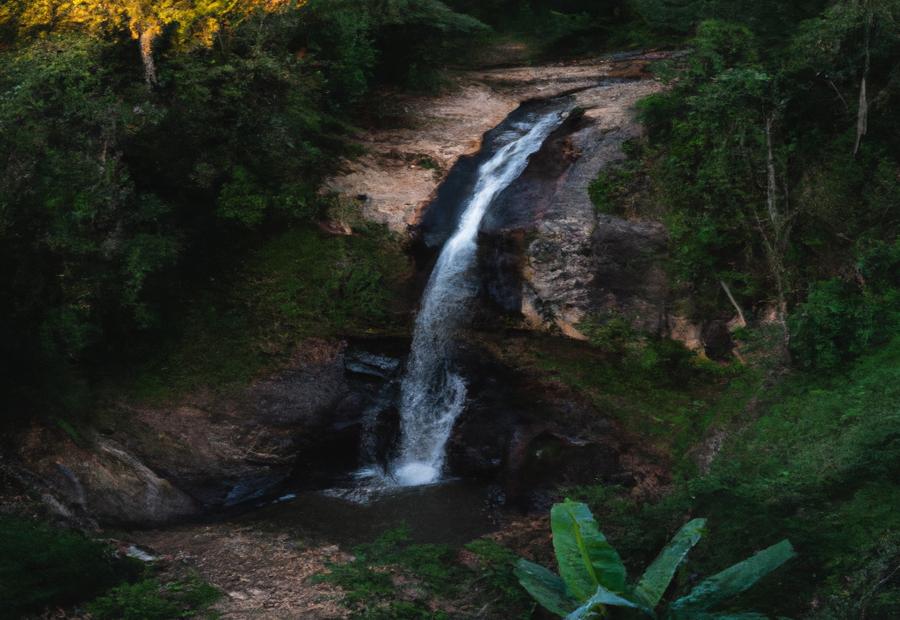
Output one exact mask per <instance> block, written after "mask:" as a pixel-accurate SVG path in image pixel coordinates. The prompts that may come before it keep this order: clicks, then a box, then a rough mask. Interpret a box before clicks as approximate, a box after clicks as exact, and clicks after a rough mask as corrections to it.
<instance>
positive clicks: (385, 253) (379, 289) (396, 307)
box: [124, 226, 411, 402]
mask: <svg viewBox="0 0 900 620" xmlns="http://www.w3.org/2000/svg"><path fill="white" fill-rule="evenodd" d="M410 271H411V266H410V263H409V260H408V258H407V256H406V255H405V254H404V252H403V249H402V247H401V244H400V241H399V239H398V238H397V237H396V236H395V235H393V234H392V233H390V232H389V231H387V230H386V229H384V228H381V227H375V226H368V227H365V228H362V229H361V231H360V232H359V233H358V234H355V235H353V236H346V237H344V236H333V235H327V234H325V233H322V232H320V231H319V230H317V229H314V228H296V229H292V230H288V231H285V232H284V233H282V234H280V235H278V236H277V237H275V238H273V239H271V240H269V241H268V242H267V243H266V244H264V245H263V246H262V247H261V248H260V249H259V250H257V251H256V252H254V253H253V254H251V256H250V257H249V258H248V260H247V261H246V263H245V264H244V265H243V266H242V267H241V268H240V269H239V270H237V272H236V273H234V274H232V275H231V276H230V277H225V278H222V279H221V280H218V281H212V282H210V284H209V286H208V287H205V288H204V289H203V290H199V291H197V292H196V294H194V295H193V297H192V299H191V300H190V301H189V302H187V303H186V304H185V312H184V314H183V315H181V316H179V317H175V318H174V319H173V325H172V326H171V329H170V330H169V336H168V338H167V339H166V340H165V341H164V342H163V343H162V344H161V346H160V343H155V344H153V345H152V346H148V355H147V357H146V358H145V359H143V360H142V361H141V362H140V363H138V364H136V365H137V371H136V372H135V373H134V374H133V375H131V376H129V377H127V378H125V379H124V383H125V384H126V385H127V386H128V391H129V392H130V394H131V396H132V397H134V398H136V399H138V400H142V401H149V402H160V401H165V400H168V399H172V398H175V397H177V396H179V395H181V394H184V393H186V392H189V391H191V390H195V389H198V388H200V387H209V388H213V389H215V390H218V391H226V390H228V389H231V388H235V387H240V386H243V385H246V383H247V382H248V381H250V380H251V379H252V378H253V377H254V376H255V375H257V374H258V373H260V372H261V371H263V370H265V369H266V368H269V367H274V366H277V365H278V364H279V363H282V362H284V361H285V360H286V359H288V358H289V357H290V355H291V353H292V352H293V351H294V349H295V348H296V347H297V346H298V345H299V344H300V343H302V342H303V340H304V339H306V338H309V337H324V338H327V337H332V336H341V335H351V334H368V333H379V334H383V333H398V332H404V331H405V330H406V321H407V315H406V310H405V308H404V307H403V306H402V305H401V304H400V303H399V301H398V300H399V299H401V298H402V297H403V295H404V290H403V287H404V284H405V282H406V279H407V277H408V275H409V273H410Z"/></svg>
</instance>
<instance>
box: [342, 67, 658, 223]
mask: <svg viewBox="0 0 900 620" xmlns="http://www.w3.org/2000/svg"><path fill="white" fill-rule="evenodd" d="M657 58H659V56H657V55H653V54H646V55H643V56H635V55H620V56H619V57H615V58H613V57H610V58H605V59H598V60H591V61H579V62H568V63H558V64H549V65H541V66H534V67H514V68H508V67H504V68H495V69H487V70H481V71H468V72H463V73H459V74H457V75H455V76H454V77H453V78H452V84H451V86H449V87H448V88H447V89H446V90H445V92H444V93H442V94H440V95H437V96H409V95H392V96H391V97H390V99H391V106H392V108H393V109H394V110H395V111H396V114H397V116H398V117H399V118H400V119H401V120H400V121H399V122H396V123H394V124H393V125H392V126H390V127H387V128H374V129H368V130H366V131H364V132H361V133H360V134H359V135H358V136H356V138H357V141H358V142H359V144H360V145H361V146H362V147H364V148H365V150H366V154H365V155H363V156H362V157H359V158H356V159H354V160H352V161H347V162H345V163H344V165H343V169H342V171H341V172H340V173H339V174H337V175H335V176H334V177H333V178H332V179H331V180H330V181H329V182H328V183H327V187H328V189H329V190H331V191H333V192H336V193H338V194H340V195H342V196H345V197H346V198H347V199H348V200H351V201H356V202H358V203H359V205H360V207H361V210H362V214H363V216H364V217H365V218H366V219H368V220H370V221H375V222H379V223H384V224H386V225H388V226H389V227H390V228H391V229H393V230H395V231H398V232H406V231H407V229H408V227H410V226H413V225H415V224H417V223H418V221H419V218H420V216H421V214H422V211H423V210H424V209H425V207H427V206H428V204H429V203H430V202H431V200H432V199H433V198H434V195H435V192H436V190H437V188H438V186H439V185H440V184H441V182H442V181H443V180H444V179H445V178H446V176H447V173H448V172H449V171H450V168H451V167H452V166H453V165H454V164H455V163H457V161H458V160H459V159H460V158H461V157H466V156H470V155H473V154H475V153H476V152H478V150H479V149H480V147H481V145H482V137H483V136H484V134H485V133H487V132H488V131H490V130H491V129H492V128H494V127H496V126H497V125H499V124H500V122H501V121H503V119H505V118H506V117H507V116H509V114H510V113H511V112H513V110H515V109H516V108H517V107H519V105H521V104H522V102H524V101H529V100H532V99H539V98H544V99H546V98H549V97H556V96H559V95H563V94H566V93H570V92H575V91H579V90H583V89H589V88H592V87H595V86H597V85H598V84H600V83H601V82H602V81H603V80H606V79H608V78H609V77H611V76H628V77H638V76H642V75H645V71H646V67H647V65H648V63H649V62H650V61H652V60H655V59H657Z"/></svg>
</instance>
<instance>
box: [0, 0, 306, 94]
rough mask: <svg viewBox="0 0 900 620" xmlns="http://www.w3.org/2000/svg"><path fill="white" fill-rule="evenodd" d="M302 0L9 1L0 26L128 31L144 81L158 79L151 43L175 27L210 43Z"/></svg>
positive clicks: (26, 34)
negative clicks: (261, 13) (246, 22)
mask: <svg viewBox="0 0 900 620" xmlns="http://www.w3.org/2000/svg"><path fill="white" fill-rule="evenodd" d="M305 3H306V0H11V1H10V2H7V3H4V5H3V6H0V26H2V27H3V30H4V31H5V32H7V33H8V34H12V36H13V37H15V38H17V39H19V40H28V39H31V38H34V37H36V36H42V35H46V34H50V33H56V32H65V31H72V30H82V31H86V32H89V33H93V34H100V35H108V34H110V33H114V32H117V31H123V30H126V29H127V31H128V32H130V33H131V36H132V37H133V38H134V39H135V40H137V41H140V48H141V59H142V61H143V64H144V69H145V77H146V80H147V82H148V84H151V85H152V84H154V83H155V82H156V67H155V64H154V60H153V46H154V42H155V41H156V39H157V37H158V36H159V35H161V34H162V33H163V32H164V31H166V30H168V29H173V30H174V32H175V33H177V35H178V38H179V39H181V40H182V41H183V42H189V43H192V44H200V45H206V46H209V45H212V43H213V42H214V40H215V37H216V35H217V34H218V33H219V32H221V31H222V30H223V29H224V28H227V27H228V26H229V25H233V24H235V23H237V22H239V21H241V20H242V19H244V18H246V17H247V16H249V15H252V14H254V13H256V12H259V11H266V12H273V11H277V10H282V9H285V8H289V7H300V6H302V5H303V4H305Z"/></svg>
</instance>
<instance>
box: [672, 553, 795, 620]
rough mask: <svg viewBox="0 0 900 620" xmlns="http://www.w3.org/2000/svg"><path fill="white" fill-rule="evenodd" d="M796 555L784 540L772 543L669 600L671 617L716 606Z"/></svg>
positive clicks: (744, 589) (748, 587) (682, 615)
mask: <svg viewBox="0 0 900 620" xmlns="http://www.w3.org/2000/svg"><path fill="white" fill-rule="evenodd" d="M794 556H796V553H794V548H793V547H792V546H791V543H790V542H789V541H787V540H782V541H781V542H780V543H777V544H774V545H772V546H771V547H769V548H768V549H764V550H763V551H760V552H759V553H757V554H756V555H754V556H752V557H750V558H747V559H746V560H744V561H743V562H739V563H737V564H735V565H734V566H732V567H730V568H726V569H725V570H723V571H722V572H721V573H719V574H717V575H713V576H712V577H710V578H709V579H706V580H705V581H703V582H701V583H700V585H698V586H697V587H696V588H694V589H693V590H691V592H690V594H688V595H687V596H684V597H682V598H680V599H678V600H677V601H675V602H674V603H672V607H671V610H672V612H673V616H675V617H678V618H682V617H692V616H691V615H684V614H682V613H680V612H683V611H692V612H695V611H704V610H707V609H710V608H712V607H715V606H716V605H719V604H721V603H723V602H725V601H727V600H728V599H730V598H732V597H734V596H737V595H738V594H740V593H741V592H744V591H746V590H748V589H750V588H751V587H752V586H753V584H755V583H756V582H757V581H759V580H760V579H762V578H763V577H765V576H766V575H768V574H769V573H771V572H772V571H774V570H775V569H777V568H778V567H780V566H781V565H782V564H784V563H785V562H787V561H788V560H790V559H791V558H793V557H794Z"/></svg>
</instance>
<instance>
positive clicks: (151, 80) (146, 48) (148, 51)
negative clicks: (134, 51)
mask: <svg viewBox="0 0 900 620" xmlns="http://www.w3.org/2000/svg"><path fill="white" fill-rule="evenodd" d="M156 35H157V30H156V29H155V28H147V29H145V30H143V31H141V35H140V37H139V39H138V43H139V44H140V47H141V62H142V63H143V64H144V81H145V82H146V83H147V87H148V88H151V89H152V88H154V87H155V86H156V85H157V84H158V83H159V81H158V80H157V77H156V61H155V60H154V59H153V43H154V42H155V41H156Z"/></svg>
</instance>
